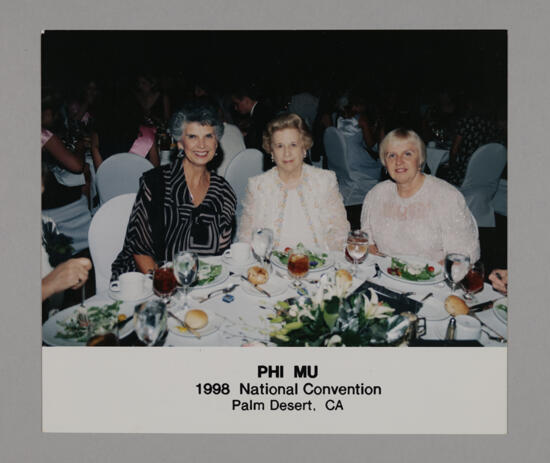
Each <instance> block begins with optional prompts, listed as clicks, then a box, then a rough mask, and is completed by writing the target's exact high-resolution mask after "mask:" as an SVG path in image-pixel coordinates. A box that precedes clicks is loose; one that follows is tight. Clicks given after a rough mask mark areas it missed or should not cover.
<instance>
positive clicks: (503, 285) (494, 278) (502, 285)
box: [489, 269, 508, 294]
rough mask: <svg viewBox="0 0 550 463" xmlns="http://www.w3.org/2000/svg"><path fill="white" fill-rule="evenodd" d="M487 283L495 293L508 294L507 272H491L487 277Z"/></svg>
mask: <svg viewBox="0 0 550 463" xmlns="http://www.w3.org/2000/svg"><path fill="white" fill-rule="evenodd" d="M489 281H490V282H491V284H492V285H493V288H495V289H496V290H497V291H499V292H501V293H503V294H508V270H503V269H495V270H493V271H492V272H491V274H490V275H489Z"/></svg>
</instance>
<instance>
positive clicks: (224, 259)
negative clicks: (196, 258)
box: [222, 255, 257, 267]
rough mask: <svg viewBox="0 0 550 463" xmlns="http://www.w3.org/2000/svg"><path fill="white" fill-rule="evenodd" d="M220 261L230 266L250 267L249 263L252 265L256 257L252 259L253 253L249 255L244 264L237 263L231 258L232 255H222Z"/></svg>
mask: <svg viewBox="0 0 550 463" xmlns="http://www.w3.org/2000/svg"><path fill="white" fill-rule="evenodd" d="M222 262H223V263H224V264H227V265H230V266H232V267H250V266H251V265H254V263H256V262H257V261H256V259H254V256H253V255H250V258H249V259H248V261H246V262H245V263H244V264H238V263H237V262H235V261H234V260H233V258H232V257H228V256H222Z"/></svg>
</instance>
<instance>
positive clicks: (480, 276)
mask: <svg viewBox="0 0 550 463" xmlns="http://www.w3.org/2000/svg"><path fill="white" fill-rule="evenodd" d="M484 280H485V266H484V265H483V262H482V261H481V260H478V261H477V262H476V263H475V264H473V265H472V266H471V267H470V271H469V272H468V273H467V274H466V277H465V278H464V281H463V282H462V286H463V288H464V299H466V300H468V301H472V302H475V301H476V298H475V296H474V294H475V293H478V292H480V291H481V290H482V289H483V281H484Z"/></svg>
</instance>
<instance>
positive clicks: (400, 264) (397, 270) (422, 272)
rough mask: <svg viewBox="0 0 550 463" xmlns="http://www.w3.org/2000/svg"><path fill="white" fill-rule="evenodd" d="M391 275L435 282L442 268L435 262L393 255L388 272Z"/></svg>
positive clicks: (414, 280) (413, 280) (410, 279)
mask: <svg viewBox="0 0 550 463" xmlns="http://www.w3.org/2000/svg"><path fill="white" fill-rule="evenodd" d="M385 273H387V274H388V276H390V277H397V278H401V279H403V280H407V281H412V282H428V281H429V282H433V281H434V279H436V277H438V276H439V275H441V273H442V270H441V266H440V265H439V264H436V263H435V262H434V263H432V262H427V263H426V262H424V261H422V262H421V261H420V260H419V259H411V258H403V257H392V258H391V264H390V265H389V266H388V267H387V269H386V272H385Z"/></svg>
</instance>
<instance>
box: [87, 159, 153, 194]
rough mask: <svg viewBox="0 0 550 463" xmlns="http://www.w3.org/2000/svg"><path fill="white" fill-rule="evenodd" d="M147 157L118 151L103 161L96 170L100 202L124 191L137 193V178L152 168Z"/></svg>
mask: <svg viewBox="0 0 550 463" xmlns="http://www.w3.org/2000/svg"><path fill="white" fill-rule="evenodd" d="M153 167H154V166H153V164H151V163H150V162H149V161H148V160H147V159H145V158H142V157H141V156H138V155H137V154H132V153H119V154H115V155H113V156H110V157H109V158H107V159H106V160H105V161H103V162H102V163H101V164H100V166H99V168H98V169H97V172H96V182H97V191H98V193H99V201H100V204H104V203H106V202H107V201H109V200H110V199H111V198H114V197H115V196H118V195H122V194H125V193H137V192H138V190H139V178H140V177H141V175H142V174H143V173H144V172H146V171H148V170H151V169H152V168H153Z"/></svg>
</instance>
